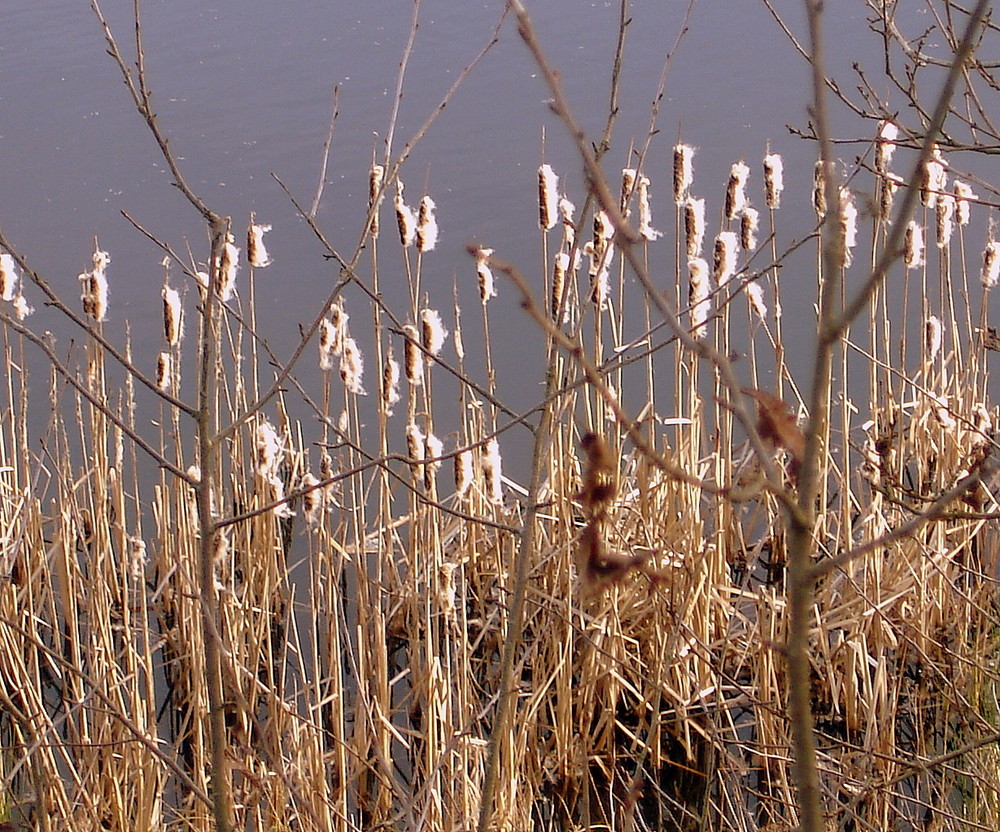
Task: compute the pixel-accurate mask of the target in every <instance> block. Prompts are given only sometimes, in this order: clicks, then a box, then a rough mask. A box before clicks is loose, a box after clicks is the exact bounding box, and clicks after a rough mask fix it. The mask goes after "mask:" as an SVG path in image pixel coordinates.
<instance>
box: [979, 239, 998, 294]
mask: <svg viewBox="0 0 1000 832" xmlns="http://www.w3.org/2000/svg"><path fill="white" fill-rule="evenodd" d="M998 280H1000V242H998V241H996V240H990V241H989V242H988V243H987V244H986V248H985V249H984V251H983V271H982V275H981V277H980V282H981V283H982V284H983V288H984V289H992V288H994V287H995V286H996V285H997V281H998Z"/></svg>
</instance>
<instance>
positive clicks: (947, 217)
mask: <svg viewBox="0 0 1000 832" xmlns="http://www.w3.org/2000/svg"><path fill="white" fill-rule="evenodd" d="M956 202H957V200H956V199H955V197H954V195H952V194H938V199H937V205H936V206H935V207H934V218H935V220H936V223H935V226H936V231H937V237H936V239H935V242H936V244H937V247H938V248H944V247H945V246H947V245H948V244H949V243H951V235H952V234H953V233H954V231H955V205H956Z"/></svg>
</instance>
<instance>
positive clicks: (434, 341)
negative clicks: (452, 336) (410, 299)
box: [420, 309, 448, 363]
mask: <svg viewBox="0 0 1000 832" xmlns="http://www.w3.org/2000/svg"><path fill="white" fill-rule="evenodd" d="M420 337H421V341H420V343H421V345H422V346H423V348H424V350H426V351H427V352H428V353H429V354H430V355H429V357H428V363H430V357H436V356H437V355H438V354H439V353H440V352H441V348H442V347H443V346H444V342H445V339H446V338H447V337H448V330H447V329H445V326H444V323H443V322H442V321H441V316H440V315H439V314H438V311H437V310H436V309H424V310H423V311H421V313H420Z"/></svg>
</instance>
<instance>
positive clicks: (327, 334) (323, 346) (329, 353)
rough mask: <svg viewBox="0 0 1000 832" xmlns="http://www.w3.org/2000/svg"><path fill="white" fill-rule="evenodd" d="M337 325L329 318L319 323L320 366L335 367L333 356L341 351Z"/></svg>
mask: <svg viewBox="0 0 1000 832" xmlns="http://www.w3.org/2000/svg"><path fill="white" fill-rule="evenodd" d="M340 347H341V344H340V342H339V340H338V331H337V327H336V326H334V324H333V322H332V321H330V320H329V319H328V318H324V319H323V320H322V321H320V323H319V368H320V369H321V370H332V369H333V356H334V355H338V354H339V353H340Z"/></svg>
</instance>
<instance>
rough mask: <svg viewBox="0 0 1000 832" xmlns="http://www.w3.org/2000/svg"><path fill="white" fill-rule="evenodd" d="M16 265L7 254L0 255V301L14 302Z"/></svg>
mask: <svg viewBox="0 0 1000 832" xmlns="http://www.w3.org/2000/svg"><path fill="white" fill-rule="evenodd" d="M17 281H18V274H17V264H16V263H15V262H14V258H13V257H11V256H10V255H9V254H8V253H7V252H4V253H3V254H0V299H2V300H14V298H15V297H17Z"/></svg>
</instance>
